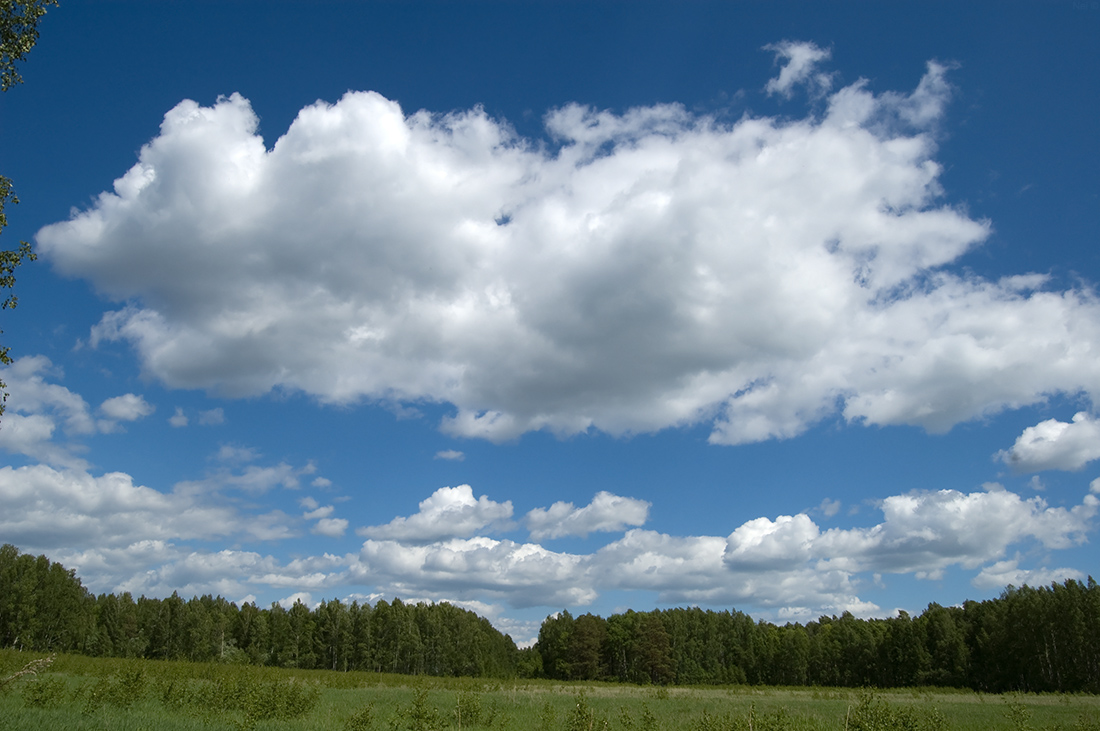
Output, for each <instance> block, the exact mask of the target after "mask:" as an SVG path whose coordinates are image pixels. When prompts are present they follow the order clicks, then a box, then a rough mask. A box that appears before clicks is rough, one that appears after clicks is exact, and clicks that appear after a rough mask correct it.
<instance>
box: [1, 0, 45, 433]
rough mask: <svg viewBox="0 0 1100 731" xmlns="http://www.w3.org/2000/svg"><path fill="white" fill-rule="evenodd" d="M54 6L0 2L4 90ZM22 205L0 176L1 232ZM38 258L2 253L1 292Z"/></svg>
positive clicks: (22, 250) (29, 0)
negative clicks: (12, 206) (13, 206)
mask: <svg viewBox="0 0 1100 731" xmlns="http://www.w3.org/2000/svg"><path fill="white" fill-rule="evenodd" d="M51 5H57V0H23V1H22V2H20V1H18V0H0V91H7V90H8V89H10V88H11V87H13V86H15V85H16V84H21V83H23V77H22V76H20V75H19V71H18V69H17V68H16V64H17V63H19V62H21V61H24V60H25V59H26V57H27V54H28V53H30V50H31V49H32V48H34V44H35V43H37V42H38V21H39V19H41V17H42V16H43V15H45V13H46V8H48V7H49V6H51ZM18 202H19V199H18V198H17V197H16V196H15V191H14V189H13V188H12V182H11V179H10V178H7V177H4V176H3V175H0V232H3V230H4V228H6V227H7V225H8V216H7V213H5V212H4V209H5V208H6V207H7V205H8V204H9V203H18ZM36 258H38V257H37V256H35V253H34V251H32V250H31V245H30V244H29V243H27V242H26V241H20V242H19V248H17V249H11V250H6V251H0V289H12V288H13V287H14V286H15V270H16V268H17V267H18V266H19V265H20V264H22V263H23V262H24V261H26V260H30V261H34V260H35V259H36ZM18 302H19V298H18V297H16V296H15V295H14V294H11V295H8V296H7V297H5V298H4V300H3V301H2V302H0V309H5V310H7V309H11V308H13V307H15V306H16V304H18ZM2 333H3V331H2V330H0V334H2ZM10 351H11V348H8V347H4V346H0V363H2V364H3V365H9V364H10V363H11V361H12V359H11V356H10V355H9V354H8V353H9V352H10ZM7 400H8V389H7V386H6V385H5V384H4V382H3V381H0V414H3V413H4V405H5V403H6V402H7Z"/></svg>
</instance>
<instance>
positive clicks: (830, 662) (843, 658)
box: [536, 577, 1100, 693]
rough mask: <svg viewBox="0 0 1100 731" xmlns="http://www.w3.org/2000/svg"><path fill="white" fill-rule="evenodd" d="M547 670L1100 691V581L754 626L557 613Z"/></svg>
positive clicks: (675, 616) (742, 617)
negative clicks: (863, 615)
mask: <svg viewBox="0 0 1100 731" xmlns="http://www.w3.org/2000/svg"><path fill="white" fill-rule="evenodd" d="M536 647H537V649H538V652H539V660H540V661H541V673H542V674H543V675H545V676H546V677H550V678H557V679H562V680H616V681H626V682H635V683H662V684H664V683H668V684H681V685H690V684H736V683H748V684H765V685H795V686H797V685H819V686H848V687H863V686H877V687H905V686H922V685H932V686H946V687H956V688H973V689H975V690H982V691H990V692H1004V691H1012V690H1017V691H1027V692H1081V691H1083V692H1089V693H1100V586H1097V584H1096V582H1095V581H1094V580H1093V579H1092V577H1089V579H1088V582H1087V583H1082V582H1079V581H1074V580H1072V579H1070V580H1068V581H1066V582H1065V583H1063V584H1051V585H1050V586H1049V587H1041V588H1038V589H1035V588H1031V587H1028V586H1024V587H1021V588H1019V589H1017V588H1015V587H1012V586H1010V587H1008V588H1007V589H1005V591H1004V592H1002V594H1001V596H1000V597H999V598H997V599H991V600H988V601H983V602H976V601H967V602H965V603H964V604H963V606H961V607H942V606H940V605H939V604H930V605H928V608H927V609H925V610H924V612H923V613H921V615H920V616H919V617H916V618H913V617H910V616H909V615H908V614H907V613H905V612H901V613H900V614H899V616H897V617H894V618H890V619H868V620H864V619H857V618H856V617H854V616H852V615H851V614H850V613H848V612H845V613H844V614H842V615H841V616H840V617H835V616H834V617H821V618H820V619H818V620H817V621H816V622H808V623H806V624H805V625H800V624H786V625H784V626H777V625H775V624H772V623H769V622H754V621H753V619H752V618H751V617H749V616H748V615H746V614H743V613H742V612H737V611H733V612H730V611H721V612H716V611H710V610H702V609H699V608H692V609H666V610H655V611H652V612H646V613H639V612H633V611H629V612H626V613H625V614H615V615H612V616H611V617H609V618H607V619H604V618H602V617H598V616H594V615H591V614H583V615H581V616H579V617H576V618H574V617H573V616H572V615H570V614H569V612H567V611H563V612H561V613H559V614H557V615H556V616H552V617H548V618H547V619H546V621H545V622H543V624H542V629H541V630H540V631H539V639H538V644H537V645H536Z"/></svg>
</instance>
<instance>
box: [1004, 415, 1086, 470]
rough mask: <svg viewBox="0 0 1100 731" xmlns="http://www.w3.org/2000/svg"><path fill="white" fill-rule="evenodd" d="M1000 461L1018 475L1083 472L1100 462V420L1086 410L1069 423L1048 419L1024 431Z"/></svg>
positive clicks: (1074, 416)
mask: <svg viewBox="0 0 1100 731" xmlns="http://www.w3.org/2000/svg"><path fill="white" fill-rule="evenodd" d="M997 458H998V459H1000V460H1001V461H1003V462H1005V463H1006V464H1008V465H1011V466H1012V468H1013V469H1014V470H1016V471H1018V472H1039V471H1041V470H1079V469H1081V468H1082V467H1084V466H1085V465H1086V464H1088V463H1089V462H1092V461H1093V460H1095V459H1100V421H1098V420H1097V419H1095V418H1093V417H1092V416H1090V415H1089V414H1088V413H1086V412H1084V411H1079V412H1078V413H1076V414H1074V415H1073V420H1072V421H1069V422H1065V421H1058V420H1057V419H1047V420H1046V421H1041V422H1039V423H1038V424H1036V425H1035V426H1029V427H1028V428H1026V429H1024V431H1023V433H1022V434H1020V436H1019V437H1017V439H1016V443H1015V444H1013V445H1012V448H1011V449H1008V450H1007V451H1001V452H998V453H997Z"/></svg>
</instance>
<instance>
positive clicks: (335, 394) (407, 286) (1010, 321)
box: [37, 42, 1100, 459]
mask: <svg viewBox="0 0 1100 731" xmlns="http://www.w3.org/2000/svg"><path fill="white" fill-rule="evenodd" d="M770 49H771V50H772V51H774V52H775V53H776V55H777V60H778V61H779V62H780V65H781V71H780V74H779V76H778V77H777V78H776V79H773V80H772V81H771V82H770V83H769V84H768V86H767V91H768V92H769V93H772V94H778V95H780V96H782V97H793V96H794V92H795V90H796V89H797V88H799V86H800V85H801V86H808V87H810V90H811V93H812V94H813V95H814V96H815V97H819V98H820V100H821V102H822V104H823V106H822V112H821V113H820V114H809V115H807V116H806V117H805V118H801V119H797V118H795V119H791V118H784V119H777V118H768V117H749V116H746V117H744V118H742V119H740V120H739V121H737V122H735V123H732V124H726V123H722V122H719V121H718V120H717V119H715V118H712V117H707V116H696V115H693V114H691V113H689V112H688V111H686V110H685V109H684V108H683V107H681V106H678V105H658V106H652V107H639V108H634V109H630V110H628V111H626V112H624V113H621V114H616V113H612V112H607V111H598V110H594V109H590V108H586V107H581V106H577V105H568V106H565V107H562V108H560V109H557V110H554V111H552V112H550V113H549V114H548V115H547V116H546V130H547V134H548V139H547V140H545V141H541V142H540V141H534V140H529V139H523V138H520V137H518V136H517V135H516V134H515V133H514V132H513V130H512V129H511V128H510V127H509V126H508V125H507V124H506V123H504V122H502V121H500V120H495V119H492V118H490V117H489V116H487V115H486V114H485V112H484V111H483V110H481V109H477V108H475V109H471V110H467V111H457V112H452V113H449V114H445V115H436V114H431V113H429V112H426V111H420V112H416V113H414V114H405V113H404V112H403V111H402V110H401V108H400V107H399V106H398V105H397V104H396V103H395V102H393V101H391V100H388V99H385V98H384V97H382V96H380V95H378V94H376V93H372V92H349V93H348V94H346V95H345V96H344V97H343V98H342V99H341V100H340V101H339V102H337V103H335V104H328V103H324V102H317V103H316V104H314V105H311V106H309V107H306V108H304V109H302V110H301V112H300V113H299V114H298V116H297V118H296V119H295V121H294V122H293V124H292V125H291V127H290V128H289V129H288V130H287V132H286V134H284V135H283V136H282V137H280V138H279V139H278V140H277V141H276V142H275V144H274V145H273V147H272V148H271V149H266V148H265V145H264V142H263V139H262V138H261V137H260V136H259V135H258V134H257V118H256V115H255V114H254V113H253V111H252V109H251V107H250V105H249V103H248V101H247V100H246V99H244V98H243V97H241V96H239V95H237V94H234V95H232V96H230V97H225V98H221V99H219V100H218V101H217V102H216V103H215V104H214V105H213V106H211V107H203V106H201V105H199V104H197V103H196V102H193V101H184V102H181V103H180V104H179V105H177V106H176V107H175V108H174V109H172V110H171V111H169V112H168V114H166V115H165V118H164V122H163V124H162V125H161V129H160V133H159V135H158V136H157V137H155V138H154V139H153V140H152V141H151V142H149V143H148V144H147V145H145V146H144V147H143V148H142V150H141V153H140V160H139V162H138V163H137V164H136V165H135V166H133V167H132V168H131V169H130V170H129V171H128V172H127V173H126V174H125V175H124V176H123V177H121V178H119V179H118V180H116V181H115V185H114V191H113V192H105V193H102V194H101V195H100V196H99V197H98V198H97V199H96V201H95V203H94V205H93V206H92V207H91V208H90V209H88V210H86V211H83V212H78V213H76V214H75V215H74V216H73V217H72V219H71V220H69V221H66V222H61V223H57V224H54V225H51V226H47V227H45V228H43V229H42V230H41V231H40V232H39V233H38V236H37V241H38V245H39V250H40V251H41V252H42V254H43V255H44V256H45V257H47V258H48V259H49V260H50V261H51V262H52V263H53V265H54V266H55V267H56V268H57V269H58V271H60V272H62V273H63V274H65V275H67V276H73V277H82V278H85V279H88V280H89V281H91V282H92V283H93V284H94V286H95V287H96V289H97V290H98V291H99V292H101V293H102V294H104V295H105V296H107V297H109V298H111V299H113V300H116V301H119V302H125V303H126V304H125V306H123V307H122V308H121V309H116V310H114V311H111V312H107V313H106V314H104V316H103V318H102V320H101V321H100V322H99V324H98V325H97V326H96V327H95V328H94V331H93V333H92V338H91V342H92V344H95V343H98V342H102V341H105V340H122V341H125V342H128V343H130V344H131V345H132V346H133V347H134V348H135V350H136V352H137V353H138V354H139V357H140V359H141V361H142V364H143V367H144V370H145V372H146V373H147V374H149V375H151V376H154V377H156V378H158V379H160V380H161V381H162V382H163V383H165V384H167V385H168V386H171V387H178V388H206V389H210V390H212V391H215V392H218V393H222V394H226V395H231V396H233V395H247V394H261V393H265V392H267V391H269V390H271V389H291V390H300V391H303V392H305V393H308V394H311V395H313V396H314V397H316V398H317V399H319V400H320V401H322V402H325V403H351V402H356V401H358V400H362V399H370V400H379V401H385V402H391V403H392V402H397V403H403V404H411V405H415V404H416V403H417V402H422V401H429V402H437V403H447V404H451V405H453V407H454V408H455V413H454V414H453V416H449V417H446V418H445V419H444V420H443V422H442V424H441V426H442V428H443V429H444V430H445V431H447V432H448V433H451V434H454V435H460V436H465V437H482V438H486V439H490V440H493V441H501V440H507V439H511V438H514V437H517V436H519V435H521V434H523V433H525V432H528V431H532V430H540V429H545V430H549V431H552V432H554V433H557V434H561V435H567V434H574V433H579V432H583V431H586V430H589V429H598V430H603V431H606V432H609V433H612V434H624V433H639V432H649V431H656V430H660V429H664V428H668V427H675V426H682V425H688V424H696V423H707V424H709V425H710V426H711V440H712V441H714V442H716V443H722V444H738V443H746V442H755V441H761V440H767V439H773V438H788V437H793V436H796V435H798V434H800V433H802V432H803V431H805V430H806V429H808V428H809V427H810V426H812V425H813V424H815V423H817V422H819V421H821V420H823V419H826V418H830V417H834V416H840V417H841V418H843V419H845V420H846V421H848V422H853V423H865V424H875V425H894V424H909V425H918V426H921V427H924V428H925V429H928V430H932V431H944V430H947V429H949V428H951V427H952V426H953V425H954V424H956V423H959V422H961V421H965V420H969V419H974V418H978V417H982V416H986V415H989V414H992V413H996V412H998V411H1001V410H1004V409H1008V408H1016V407H1020V406H1023V405H1027V404H1033V403H1037V402H1042V401H1043V400H1045V399H1046V398H1048V397H1049V396H1050V395H1051V394H1056V393H1060V392H1065V393H1082V394H1084V395H1085V396H1087V397H1088V398H1089V399H1090V400H1095V398H1096V396H1097V393H1096V391H1097V388H1096V384H1097V383H1100V361H1097V359H1096V358H1095V357H1094V354H1095V353H1096V352H1097V350H1098V349H1100V302H1098V301H1097V298H1096V297H1095V295H1094V294H1093V293H1092V291H1091V290H1088V289H1085V288H1078V289H1071V290H1067V291H1051V290H1050V288H1049V286H1048V283H1047V280H1046V279H1045V278H1044V277H1043V276H1040V275H1032V274H1027V275H1020V276H1015V277H1008V278H1005V279H1002V280H1000V281H987V280H983V279H980V278H976V277H973V276H961V275H958V274H955V273H952V272H951V271H950V270H949V269H948V267H949V265H951V264H952V263H953V262H954V261H956V260H957V259H958V257H960V256H961V255H962V254H963V253H965V252H967V251H968V250H970V249H972V248H973V247H974V246H976V245H978V244H979V243H980V242H981V241H982V240H983V239H984V238H985V237H986V236H987V235H988V233H989V231H990V225H989V224H988V223H987V222H984V221H980V220H974V219H973V218H971V217H970V216H968V215H967V214H966V212H965V210H964V209H963V208H961V207H955V206H952V205H950V204H948V203H946V202H945V201H944V200H943V195H942V191H941V188H940V185H939V182H938V178H939V175H940V171H941V166H940V165H939V164H938V163H937V162H936V160H935V158H934V155H935V152H936V145H935V135H934V128H935V127H936V125H937V123H938V122H940V120H941V119H942V117H943V115H944V111H945V108H946V105H947V102H948V99H949V97H950V87H949V85H948V83H947V80H946V69H945V67H943V66H941V65H938V64H935V63H930V64H929V65H928V69H927V73H926V74H925V76H924V77H923V79H922V80H921V82H920V84H919V85H918V87H917V88H916V89H915V90H913V91H912V92H910V93H900V92H895V91H885V92H881V93H874V92H873V91H871V90H870V88H869V84H868V83H867V82H866V81H863V80H860V81H858V82H856V83H854V84H850V85H848V86H844V87H842V88H839V89H837V90H835V91H832V89H833V85H832V79H833V77H832V76H831V75H830V74H828V73H826V72H824V71H822V70H821V64H822V63H824V62H825V61H826V60H827V58H828V53H827V52H826V51H823V50H822V49H819V48H817V47H816V46H814V45H813V44H805V43H792V42H784V43H780V44H777V45H775V46H772V47H770ZM289 342H293V343H294V347H293V348H287V347H286V344H287V343H289ZM172 419H173V423H177V422H179V423H181V424H182V423H185V421H186V417H185V415H183V414H177V416H174V417H172ZM441 458H444V459H445V458H447V457H445V456H444V457H441Z"/></svg>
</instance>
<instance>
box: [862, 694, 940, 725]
mask: <svg viewBox="0 0 1100 731" xmlns="http://www.w3.org/2000/svg"><path fill="white" fill-rule="evenodd" d="M846 726H847V728H848V729H849V731H944V729H946V728H947V722H946V719H944V717H943V714H941V713H940V712H939V710H937V709H936V708H932V709H930V710H928V711H921V710H918V709H916V708H914V707H912V706H900V707H895V706H891V705H890V704H889V703H887V702H886V701H885V700H883V699H882V698H880V697H879V696H877V695H875V694H874V693H873V692H871V691H865V692H863V693H861V694H860V696H859V704H858V705H857V706H856V707H855V709H854V710H852V711H851V713H850V714H849V717H848V721H847V723H846Z"/></svg>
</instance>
